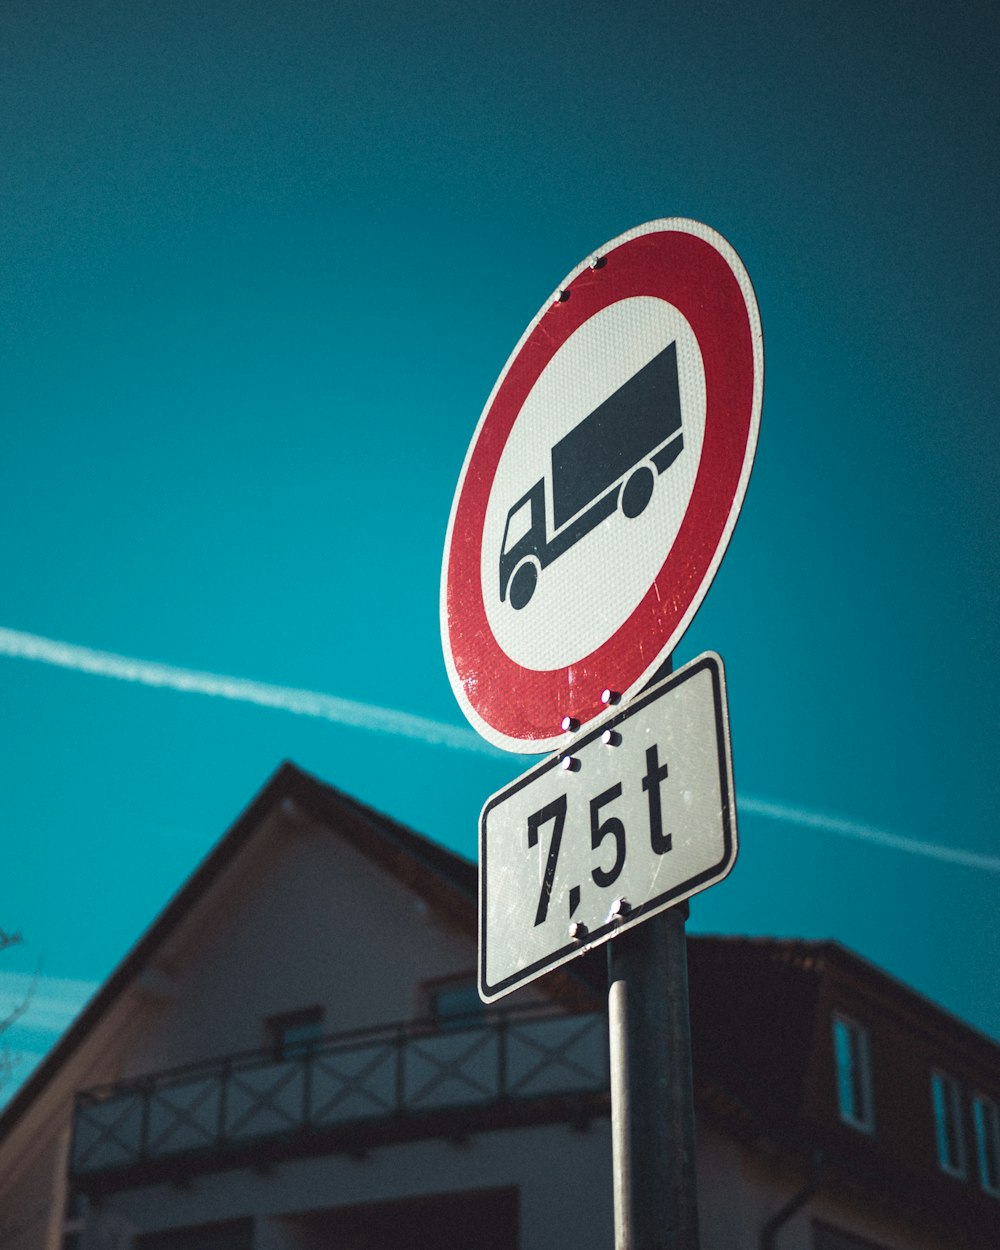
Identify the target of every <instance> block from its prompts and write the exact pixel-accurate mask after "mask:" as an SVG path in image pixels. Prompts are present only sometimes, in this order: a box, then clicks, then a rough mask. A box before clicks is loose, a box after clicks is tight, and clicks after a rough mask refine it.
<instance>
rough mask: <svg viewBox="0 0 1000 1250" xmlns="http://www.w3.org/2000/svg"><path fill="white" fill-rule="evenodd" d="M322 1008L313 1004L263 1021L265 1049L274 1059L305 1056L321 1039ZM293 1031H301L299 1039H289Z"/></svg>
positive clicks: (283, 1012)
mask: <svg viewBox="0 0 1000 1250" xmlns="http://www.w3.org/2000/svg"><path fill="white" fill-rule="evenodd" d="M323 1016H324V1012H323V1008H322V1007H321V1006H320V1005H319V1004H318V1003H314V1004H313V1005H311V1006H309V1007H299V1008H298V1009H297V1010H296V1011H280V1012H278V1013H277V1014H275V1015H273V1016H268V1017H267V1018H266V1019H265V1021H264V1036H265V1044H266V1046H267V1049H268V1050H270V1051H271V1053H272V1054H273V1055H274V1057H275V1059H295V1058H298V1057H299V1056H301V1055H303V1054H307V1053H308V1052H309V1051H310V1050H311V1049H312V1047H313V1046H315V1045H316V1043H317V1042H318V1041H319V1040H320V1039H321V1038H322V1037H323V1033H324V1031H325V1030H324V1028H323ZM294 1030H303V1031H304V1034H303V1036H301V1037H289V1033H291V1032H293V1031H294Z"/></svg>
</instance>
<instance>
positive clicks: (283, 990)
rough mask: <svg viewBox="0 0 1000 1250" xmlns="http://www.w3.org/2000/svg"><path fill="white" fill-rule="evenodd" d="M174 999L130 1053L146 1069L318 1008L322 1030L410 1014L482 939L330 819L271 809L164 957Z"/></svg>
mask: <svg viewBox="0 0 1000 1250" xmlns="http://www.w3.org/2000/svg"><path fill="white" fill-rule="evenodd" d="M157 967H158V970H159V971H160V972H161V973H162V974H163V977H164V982H165V983H172V985H173V991H172V995H171V996H165V997H164V999H163V1008H162V1011H161V1014H160V1018H159V1019H158V1021H157V1023H156V1026H155V1028H154V1029H152V1030H150V1032H149V1034H148V1036H147V1037H146V1038H145V1039H144V1042H143V1044H142V1045H141V1046H139V1047H137V1048H136V1049H135V1050H134V1051H133V1052H132V1054H131V1055H130V1056H129V1057H128V1061H127V1074H128V1075H140V1074H142V1073H145V1072H150V1071H158V1070H163V1069H166V1068H171V1067H174V1066H178V1065H181V1064H187V1063H191V1062H195V1061H200V1060H207V1059H213V1058H216V1057H218V1056H221V1055H226V1054H231V1053H237V1052H241V1051H245V1050H254V1049H257V1048H259V1047H260V1046H262V1045H263V1044H264V1042H265V1038H264V1034H263V1021H264V1020H265V1019H266V1018H267V1017H269V1016H273V1015H276V1014H279V1013H285V1012H291V1011H295V1010H298V1009H300V1008H304V1007H309V1006H312V1005H314V1004H318V1005H320V1006H322V1008H323V1010H324V1021H323V1029H324V1031H325V1032H331V1033H332V1032H341V1031H346V1030H351V1029H356V1028H364V1027H367V1026H369V1025H374V1024H384V1023H390V1022H392V1021H396V1020H405V1019H411V1018H413V1017H415V1016H416V1015H417V1014H418V1011H419V1009H420V1004H419V1002H418V989H419V986H420V985H421V983H422V982H424V981H427V980H428V979H433V978H436V977H442V976H448V975H451V974H458V973H464V972H469V973H471V972H472V971H473V969H474V967H475V942H474V939H472V938H470V937H469V936H468V935H466V934H464V933H461V932H459V931H457V930H456V929H450V928H446V927H444V926H443V925H442V924H441V922H440V921H439V919H437V917H436V916H435V915H434V914H433V913H432V912H431V910H430V909H429V908H428V907H427V905H426V904H425V903H424V902H423V900H421V899H420V898H419V897H418V896H417V895H416V894H414V893H413V891H412V890H410V889H409V888H407V887H406V886H405V885H403V884H402V883H401V882H399V881H397V880H396V879H395V878H394V877H392V876H389V875H388V874H387V873H386V872H384V871H383V870H381V869H380V868H378V867H377V866H376V865H375V864H373V863H372V861H371V860H369V859H368V858H367V857H366V856H365V855H363V854H362V853H361V852H359V851H357V850H355V849H354V848H353V847H352V846H351V845H349V844H348V843H347V842H345V841H344V840H343V839H342V838H339V837H337V836H336V835H335V834H331V832H330V831H329V830H327V829H323V828H317V827H315V826H308V825H304V824H302V823H301V822H299V821H297V820H296V819H294V818H292V819H289V818H287V817H281V816H278V817H275V818H272V819H271V820H269V821H268V824H267V827H266V828H265V829H264V830H262V832H261V833H260V834H258V835H257V836H256V838H255V839H254V842H253V844H252V845H251V846H249V847H248V848H247V849H246V850H245V851H244V852H243V854H242V855H241V857H240V859H239V861H238V862H237V863H236V864H235V865H234V867H233V868H232V869H231V870H230V871H229V872H228V873H227V874H226V875H225V877H224V878H223V880H222V881H221V882H219V883H218V884H217V885H215V886H214V887H213V888H212V889H211V890H210V891H209V892H208V893H207V895H206V896H205V897H204V898H203V899H202V900H201V902H200V903H199V905H198V906H197V907H196V908H195V909H194V910H193V911H192V913H191V914H190V916H189V917H188V918H187V919H186V920H185V923H184V925H183V927H182V930H181V932H179V933H178V934H177V935H176V936H175V937H174V938H173V939H172V940H171V941H170V943H169V944H168V945H167V947H166V949H165V950H164V952H163V954H162V956H161V958H160V959H159V960H158V961H157Z"/></svg>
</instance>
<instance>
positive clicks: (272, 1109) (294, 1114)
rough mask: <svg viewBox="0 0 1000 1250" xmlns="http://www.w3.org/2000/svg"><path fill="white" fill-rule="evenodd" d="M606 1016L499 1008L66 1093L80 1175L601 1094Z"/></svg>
mask: <svg viewBox="0 0 1000 1250" xmlns="http://www.w3.org/2000/svg"><path fill="white" fill-rule="evenodd" d="M607 1046H608V1043H607V1022H606V1019H605V1017H604V1015H603V1014H587V1015H566V1014H560V1015H552V1014H546V1015H540V1014H538V1012H537V1010H535V1011H532V1012H530V1014H523V1013H519V1012H508V1013H504V1014H502V1015H501V1014H498V1015H494V1016H491V1017H489V1018H486V1019H484V1018H483V1017H482V1016H479V1017H477V1018H471V1017H469V1018H463V1019H457V1018H456V1019H453V1020H448V1021H446V1022H442V1021H438V1022H431V1021H416V1022H410V1023H407V1024H398V1025H393V1026H390V1027H387V1028H380V1029H372V1030H366V1031H364V1032H359V1033H352V1034H339V1035H336V1036H332V1037H327V1038H324V1039H323V1040H322V1041H318V1042H316V1043H314V1044H312V1045H310V1046H309V1047H308V1048H306V1049H303V1051H302V1052H301V1053H298V1054H295V1055H290V1056H286V1057H283V1058H276V1057H275V1056H274V1054H273V1052H261V1051H256V1052H253V1053H251V1054H243V1055H233V1056H229V1057H227V1058H224V1059H219V1060H216V1061H214V1062H212V1063H203V1064H198V1065H196V1066H190V1067H187V1068H178V1069H173V1070H172V1071H169V1072H161V1073H157V1074H155V1075H152V1076H147V1077H143V1078H141V1079H138V1080H134V1081H129V1082H126V1083H121V1084H117V1085H113V1086H103V1087H100V1088H97V1089H91V1090H85V1091H83V1092H81V1093H79V1094H78V1095H77V1099H76V1109H75V1115H74V1125H73V1143H72V1150H71V1156H70V1171H71V1174H72V1175H73V1176H74V1177H75V1178H78V1179H83V1178H85V1177H87V1176H89V1175H94V1174H96V1173H99V1172H108V1171H113V1170H118V1169H123V1168H130V1167H134V1166H136V1165H141V1164H146V1163H155V1162H157V1161H160V1160H168V1159H179V1158H180V1157H181V1156H185V1155H193V1154H195V1153H198V1154H202V1153H206V1152H219V1151H224V1150H228V1149H231V1148H236V1147H249V1146H253V1145H254V1144H255V1143H258V1142H265V1141H268V1140H273V1139H275V1138H282V1137H287V1138H292V1137H295V1136H296V1135H302V1134H304V1133H310V1132H313V1133H315V1132H321V1133H322V1132H323V1131H324V1130H330V1131H333V1130H336V1129H337V1128H339V1127H347V1126H350V1125H353V1124H361V1123H363V1122H369V1123H370V1122H372V1121H375V1120H378V1119H390V1118H397V1119H399V1118H403V1117H411V1118H412V1117H415V1116H419V1115H421V1114H425V1113H433V1112H441V1111H446V1110H458V1109H461V1108H475V1107H488V1106H490V1105H491V1104H493V1105H500V1104H504V1103H508V1104H509V1103H511V1102H514V1101H522V1100H529V1099H541V1098H545V1097H555V1096H559V1095H571V1094H586V1093H598V1092H602V1091H605V1090H607V1088H608V1049H607Z"/></svg>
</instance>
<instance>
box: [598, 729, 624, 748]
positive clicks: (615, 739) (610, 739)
mask: <svg viewBox="0 0 1000 1250" xmlns="http://www.w3.org/2000/svg"><path fill="white" fill-rule="evenodd" d="M601 741H602V742H603V743H604V745H605V746H606V747H618V746H621V743H622V736H621V734H620V733H619V732H618V731H617V729H605V731H604V733H602V734H601Z"/></svg>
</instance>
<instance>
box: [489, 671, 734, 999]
mask: <svg viewBox="0 0 1000 1250" xmlns="http://www.w3.org/2000/svg"><path fill="white" fill-rule="evenodd" d="M736 847H737V837H736V810H735V797H734V791H733V766H732V755H731V750H730V743H729V716H728V710H727V705H726V688H725V674H724V671H723V667H722V660H721V659H720V657H719V656H717V655H715V654H714V653H712V652H708V653H706V654H705V655H701V656H699V657H698V658H697V659H696V660H693V661H692V662H691V663H690V664H688V665H686V666H685V667H684V668H682V669H679V670H678V671H677V672H676V673H674V674H673V675H672V676H670V677H668V678H666V679H665V680H664V681H662V682H660V683H658V684H657V685H656V686H654V687H652V688H650V689H649V690H646V691H643V692H642V693H641V694H640V695H638V696H637V697H636V698H635V699H634V700H632V702H631V703H629V704H628V705H627V706H625V707H622V708H619V709H617V710H613V711H611V712H609V714H608V715H607V716H605V717H602V719H601V720H600V721H599V722H598V723H597V724H596V725H594V726H593V727H588V729H587V732H586V733H584V734H581V736H580V737H579V738H578V739H574V740H572V741H571V742H570V743H568V744H567V748H566V749H565V750H564V751H560V752H558V753H557V754H555V755H553V756H550V757H549V758H548V759H546V760H544V761H543V762H542V763H541V764H538V765H536V766H535V767H534V768H532V769H530V770H529V771H528V772H526V773H524V774H522V776H520V777H518V778H517V779H516V780H515V781H513V782H511V784H510V785H508V786H506V787H505V788H504V789H503V790H500V791H498V792H497V793H496V794H494V795H493V796H492V797H491V798H490V799H488V800H487V802H486V805H485V806H484V808H483V811H482V816H481V818H480V825H479V993H480V997H482V998H483V1000H484V1001H486V1002H492V1001H493V1000H494V999H497V998H500V997H502V996H503V995H504V994H509V993H510V992H511V991H512V990H515V989H517V988H519V987H520V986H522V985H525V984H527V983H528V982H529V981H532V980H534V979H535V978H536V977H538V976H541V975H542V973H545V972H548V971H550V970H551V969H552V968H555V967H557V966H558V965H559V964H563V963H566V962H567V961H568V960H570V959H573V958H575V957H576V956H577V955H579V954H581V953H582V952H583V951H585V950H589V949H591V947H593V946H596V945H597V944H599V943H601V942H605V941H607V940H608V939H609V938H613V937H614V936H615V934H616V933H621V932H623V931H624V930H625V929H628V928H631V927H632V926H633V925H636V924H640V923H642V921H644V920H647V919H648V918H649V917H650V916H653V915H655V914H656V913H657V912H660V911H663V910H665V909H666V908H668V907H672V906H673V905H674V904H676V903H679V902H681V901H682V900H683V899H686V898H689V897H690V896H691V895H692V894H697V893H698V892H699V891H701V890H704V889H707V888H708V886H710V885H714V884H715V883H716V882H717V881H721V880H722V878H723V877H725V876H726V874H727V873H728V872H729V870H730V869H731V868H732V866H733V863H734V861H735V859H736Z"/></svg>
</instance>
